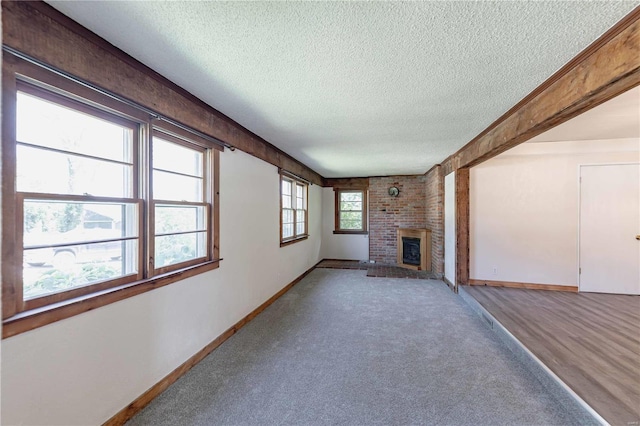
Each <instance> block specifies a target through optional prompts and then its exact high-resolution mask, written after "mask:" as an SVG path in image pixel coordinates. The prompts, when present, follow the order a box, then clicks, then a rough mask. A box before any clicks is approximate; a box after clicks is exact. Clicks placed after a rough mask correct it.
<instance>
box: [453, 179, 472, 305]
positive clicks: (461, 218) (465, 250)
mask: <svg viewBox="0 0 640 426" xmlns="http://www.w3.org/2000/svg"><path fill="white" fill-rule="evenodd" d="M455 173H456V282H455V291H456V293H457V292H458V286H459V285H467V284H468V282H469V169H468V168H464V169H458V170H456V172H455Z"/></svg>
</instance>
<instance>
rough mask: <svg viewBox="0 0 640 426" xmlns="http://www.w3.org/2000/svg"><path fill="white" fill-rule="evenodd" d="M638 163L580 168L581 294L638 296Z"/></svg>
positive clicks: (639, 281)
mask: <svg viewBox="0 0 640 426" xmlns="http://www.w3.org/2000/svg"><path fill="white" fill-rule="evenodd" d="M639 234H640V164H600V165H582V166H580V224H579V270H578V274H579V275H578V285H579V291H581V292H595V293H617V294H635V295H638V294H640V240H638V238H640V236H638V235H639Z"/></svg>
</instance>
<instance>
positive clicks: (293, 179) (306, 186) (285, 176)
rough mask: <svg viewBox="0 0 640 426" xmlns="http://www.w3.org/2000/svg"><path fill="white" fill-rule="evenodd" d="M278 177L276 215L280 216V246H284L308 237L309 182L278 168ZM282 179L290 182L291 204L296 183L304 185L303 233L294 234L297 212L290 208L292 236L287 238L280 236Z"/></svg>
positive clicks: (293, 200) (294, 194)
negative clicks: (291, 211)
mask: <svg viewBox="0 0 640 426" xmlns="http://www.w3.org/2000/svg"><path fill="white" fill-rule="evenodd" d="M279 174H280V176H279V179H278V193H279V197H280V210H279V212H278V216H279V217H280V219H279V222H280V247H285V246H288V245H291V244H294V243H297V242H300V241H304V240H306V239H307V238H309V183H308V182H305V181H304V180H302V179H300V178H299V177H297V176H295V175H293V174H291V173H287V172H286V171H284V170H280V171H279ZM284 180H288V181H290V182H291V183H292V185H291V197H292V199H291V204H292V206H293V203H294V202H295V198H296V191H297V190H296V185H302V186H303V187H304V196H305V198H304V203H305V206H304V207H305V208H304V209H303V210H304V212H305V215H304V230H305V232H304V234H300V235H296V223H297V222H296V215H297V212H296V210H297V209H295V208H292V210H293V235H294V236H293V237H289V238H283V237H282V231H283V226H282V211H283V206H282V182H283V181H284Z"/></svg>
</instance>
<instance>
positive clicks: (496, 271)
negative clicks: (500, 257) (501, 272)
mask: <svg viewBox="0 0 640 426" xmlns="http://www.w3.org/2000/svg"><path fill="white" fill-rule="evenodd" d="M493 275H498V267H497V266H494V267H493Z"/></svg>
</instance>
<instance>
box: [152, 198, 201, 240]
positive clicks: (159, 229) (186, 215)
mask: <svg viewBox="0 0 640 426" xmlns="http://www.w3.org/2000/svg"><path fill="white" fill-rule="evenodd" d="M155 226H156V229H155V233H156V234H166V233H170V232H186V231H202V230H206V228H207V226H206V209H205V208H204V206H172V205H156V209H155Z"/></svg>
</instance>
